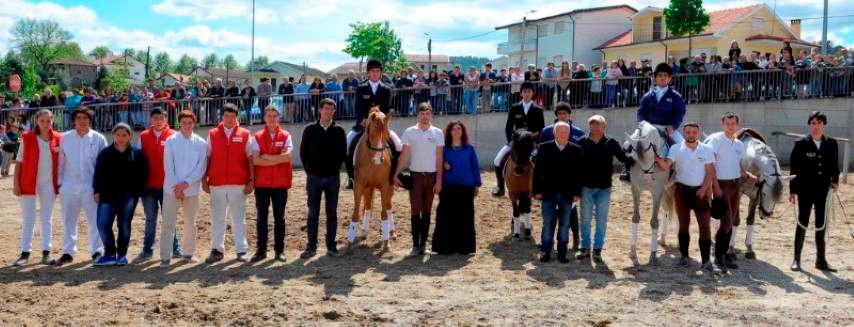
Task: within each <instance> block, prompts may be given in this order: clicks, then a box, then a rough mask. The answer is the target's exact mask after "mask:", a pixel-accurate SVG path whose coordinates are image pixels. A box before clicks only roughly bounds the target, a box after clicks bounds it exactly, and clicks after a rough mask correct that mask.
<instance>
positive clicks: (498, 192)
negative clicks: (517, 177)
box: [492, 166, 504, 197]
mask: <svg viewBox="0 0 854 327" xmlns="http://www.w3.org/2000/svg"><path fill="white" fill-rule="evenodd" d="M502 167H503V166H501V167H495V183H496V185H495V189H493V190H492V196H496V197H497V196H504V169H502Z"/></svg>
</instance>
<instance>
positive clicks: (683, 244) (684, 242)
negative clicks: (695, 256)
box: [679, 233, 691, 258]
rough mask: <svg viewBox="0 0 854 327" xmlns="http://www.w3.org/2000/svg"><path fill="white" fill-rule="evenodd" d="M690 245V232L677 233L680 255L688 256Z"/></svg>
mask: <svg viewBox="0 0 854 327" xmlns="http://www.w3.org/2000/svg"><path fill="white" fill-rule="evenodd" d="M689 245H691V234H688V233H679V253H680V254H682V257H684V258H687V257H688V246H689Z"/></svg>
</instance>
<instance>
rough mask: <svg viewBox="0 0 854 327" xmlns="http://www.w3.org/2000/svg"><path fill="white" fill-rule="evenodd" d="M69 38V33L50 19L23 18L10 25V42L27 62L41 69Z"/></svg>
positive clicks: (44, 68) (44, 67)
mask: <svg viewBox="0 0 854 327" xmlns="http://www.w3.org/2000/svg"><path fill="white" fill-rule="evenodd" d="M70 40H71V33H69V32H68V31H66V30H64V29H62V27H60V26H59V24H58V23H57V22H55V21H52V20H37V19H31V18H25V19H21V20H19V21H17V22H16V23H15V25H14V26H12V43H13V44H15V46H16V47H17V48H18V49H20V51H21V55H22V57H23V58H24V61H25V62H26V63H27V64H33V65H37V66H38V67H39V69H40V70H41V71H45V70H46V69H47V64H48V63H49V62H50V61H51V60H54V59H56V58H57V48H58V47H59V46H60V45H62V44H65V43H67V42H69V41H70Z"/></svg>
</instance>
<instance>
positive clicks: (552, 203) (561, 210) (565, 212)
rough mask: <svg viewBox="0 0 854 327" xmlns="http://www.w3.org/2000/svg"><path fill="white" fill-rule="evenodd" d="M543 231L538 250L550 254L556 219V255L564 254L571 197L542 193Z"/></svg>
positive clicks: (562, 255)
mask: <svg viewBox="0 0 854 327" xmlns="http://www.w3.org/2000/svg"><path fill="white" fill-rule="evenodd" d="M542 207H543V233H542V236H541V240H540V244H541V247H540V252H542V253H544V254H546V255H551V253H552V247H553V245H554V238H555V230H554V227H555V222H554V220H555V219H557V255H558V257H561V258H562V257H565V256H566V244H567V243H568V242H569V213H570V211H572V199H571V198H568V197H566V196H565V195H563V194H559V193H552V194H544V195H543V206H542Z"/></svg>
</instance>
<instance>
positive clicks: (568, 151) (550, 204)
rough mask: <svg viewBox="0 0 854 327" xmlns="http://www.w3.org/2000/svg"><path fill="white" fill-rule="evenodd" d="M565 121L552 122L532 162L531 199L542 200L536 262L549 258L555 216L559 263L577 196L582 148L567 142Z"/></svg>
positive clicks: (564, 248)
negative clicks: (551, 132) (552, 136)
mask: <svg viewBox="0 0 854 327" xmlns="http://www.w3.org/2000/svg"><path fill="white" fill-rule="evenodd" d="M569 129H570V128H569V124H567V123H564V122H557V123H555V128H554V131H555V140H554V142H547V143H543V144H540V146H539V148H538V149H537V159H536V161H535V163H534V180H533V189H534V191H533V192H534V198H535V199H537V200H542V208H543V232H542V240H541V241H540V244H541V248H540V261H541V262H547V261H549V260H550V259H551V252H552V245H553V244H554V236H555V235H554V234H555V230H554V227H552V226H554V224H553V223H552V220H554V219H557V220H558V223H557V242H558V244H557V256H558V260H559V261H560V262H561V263H567V262H569V259H568V258H567V256H566V254H567V253H566V250H567V242H569V212H570V211H571V210H572V206H573V202H578V201H579V198H580V196H581V176H582V174H584V172H583V171H582V169H581V168H582V162H583V161H582V160H583V158H582V150H581V147H579V146H578V145H575V144H572V143H570V142H569Z"/></svg>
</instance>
